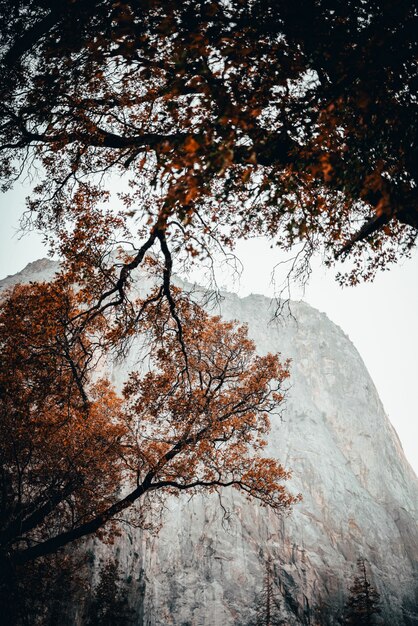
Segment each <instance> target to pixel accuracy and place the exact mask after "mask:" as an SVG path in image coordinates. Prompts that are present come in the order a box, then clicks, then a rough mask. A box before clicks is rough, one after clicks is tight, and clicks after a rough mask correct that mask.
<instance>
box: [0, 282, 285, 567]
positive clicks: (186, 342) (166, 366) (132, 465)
mask: <svg viewBox="0 0 418 626" xmlns="http://www.w3.org/2000/svg"><path fill="white" fill-rule="evenodd" d="M174 297H175V298H176V316H177V317H178V319H179V320H181V322H182V327H183V333H182V339H181V341H179V340H178V335H177V333H178V330H177V322H176V321H175V320H173V318H172V315H171V312H170V309H169V306H168V305H167V304H166V303H165V302H161V301H157V304H156V305H155V306H154V307H152V306H151V305H150V304H148V307H147V311H146V315H144V318H143V320H142V324H141V334H142V337H146V342H145V344H146V350H147V352H146V353H145V354H144V355H143V363H142V368H141V371H140V370H134V371H133V372H132V373H131V374H130V376H129V377H128V378H127V380H126V382H125V386H124V389H123V393H117V392H116V391H115V390H114V389H113V387H112V385H111V383H110V381H109V380H107V379H106V378H105V377H102V378H99V377H98V363H99V362H100V360H101V359H103V354H104V353H105V352H106V353H107V352H108V351H109V350H110V349H111V348H112V347H116V346H117V342H118V340H119V339H120V334H119V332H118V327H117V322H115V325H114V326H113V327H111V325H110V322H108V323H105V319H104V317H103V316H96V317H95V318H94V324H93V321H92V320H91V319H90V320H89V325H88V327H87V329H86V328H85V318H84V316H83V315H81V316H80V309H79V308H78V307H77V304H76V295H75V293H74V291H73V290H72V289H71V287H66V286H65V284H63V283H62V282H61V281H59V280H58V281H56V282H53V283H51V284H36V283H35V284H33V285H27V286H17V287H15V288H14V289H13V290H12V291H11V292H10V293H9V294H8V296H7V297H6V298H5V299H4V300H3V301H2V303H1V306H0V361H1V363H2V367H1V373H0V434H1V436H0V460H1V461H0V462H1V466H0V492H1V494H2V495H1V511H0V514H1V516H0V522H1V527H0V546H1V552H0V556H1V557H2V559H8V560H11V562H12V564H17V565H19V564H22V563H25V562H27V561H30V560H33V559H35V558H37V557H40V556H45V555H47V554H50V553H52V552H55V551H56V550H57V549H59V548H60V547H63V546H65V545H67V544H68V543H70V542H72V541H75V540H76V539H79V538H82V537H85V536H87V535H89V534H92V533H95V532H97V531H102V534H103V532H104V533H106V530H108V529H109V524H108V522H109V521H111V520H116V519H118V516H119V517H120V514H121V513H122V512H123V511H125V510H127V509H128V508H129V507H132V505H134V503H135V502H140V503H143V504H142V511H143V513H144V515H141V507H140V508H139V509H138V508H137V509H136V511H135V513H134V514H133V517H132V519H133V520H134V521H135V522H136V523H141V519H144V517H146V514H147V512H148V509H149V507H150V501H151V500H152V497H153V494H158V497H162V495H163V494H169V493H179V492H180V491H183V490H188V491H189V492H191V493H193V492H195V491H198V490H202V489H205V490H209V491H211V490H218V489H220V488H221V487H225V486H232V487H235V488H237V489H239V490H240V491H242V492H243V493H244V494H246V495H247V496H248V497H251V498H255V499H257V500H259V501H260V502H261V504H263V505H266V506H270V507H272V508H273V509H274V510H277V511H281V510H285V509H288V508H289V507H290V505H291V504H292V503H293V502H295V501H296V500H297V498H295V497H294V496H292V495H291V494H290V493H289V492H288V491H287V490H286V489H285V487H284V485H283V484H282V482H283V481H284V480H286V478H287V477H288V473H287V472H286V471H285V470H284V469H283V467H282V466H281V465H280V464H279V463H278V462H277V461H275V460H273V459H269V458H265V457H264V456H263V454H262V450H263V447H264V446H265V445H266V442H265V435H266V433H267V432H268V429H269V418H268V415H269V413H272V412H274V411H276V410H277V406H278V405H279V403H280V401H281V400H282V391H281V388H282V387H283V382H284V381H285V380H286V378H287V376H288V371H287V368H286V364H284V365H282V364H281V363H280V362H279V359H278V357H277V356H273V355H271V354H268V355H266V356H264V357H260V356H256V355H255V348H254V344H253V343H252V342H251V341H250V340H249V339H248V337H247V331H246V328H245V327H244V326H237V324H235V323H233V322H223V321H222V320H221V319H220V318H219V317H211V316H209V315H208V314H207V313H205V312H204V311H203V310H202V309H201V308H200V307H199V306H198V305H194V304H192V303H191V302H190V300H189V299H188V298H186V297H185V296H183V295H182V294H181V292H179V291H178V290H174ZM144 349H145V347H144ZM185 355H187V358H186V357H185ZM145 361H147V362H149V364H150V368H149V370H148V371H147V369H146V368H145V366H144V362H145ZM99 369H100V368H99ZM128 513H129V511H128ZM110 528H111V529H112V527H110ZM113 530H114V527H113ZM2 565H3V562H2ZM0 569H1V568H0ZM2 571H3V573H4V571H5V570H2Z"/></svg>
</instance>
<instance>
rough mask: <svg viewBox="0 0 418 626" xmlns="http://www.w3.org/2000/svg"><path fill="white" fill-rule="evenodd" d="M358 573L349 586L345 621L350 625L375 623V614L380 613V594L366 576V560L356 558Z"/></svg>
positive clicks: (362, 625)
mask: <svg viewBox="0 0 418 626" xmlns="http://www.w3.org/2000/svg"><path fill="white" fill-rule="evenodd" d="M357 569H358V574H357V576H355V578H354V581H353V584H352V585H351V587H350V596H349V598H348V601H347V605H346V617H345V623H346V624H349V625H350V626H370V625H371V624H375V623H376V622H375V620H374V618H375V616H376V615H378V614H379V613H380V606H379V604H380V595H379V593H378V592H377V590H376V589H375V588H374V587H373V585H372V584H371V583H370V581H369V579H368V577H367V571H366V562H365V560H364V559H362V558H360V559H358V560H357Z"/></svg>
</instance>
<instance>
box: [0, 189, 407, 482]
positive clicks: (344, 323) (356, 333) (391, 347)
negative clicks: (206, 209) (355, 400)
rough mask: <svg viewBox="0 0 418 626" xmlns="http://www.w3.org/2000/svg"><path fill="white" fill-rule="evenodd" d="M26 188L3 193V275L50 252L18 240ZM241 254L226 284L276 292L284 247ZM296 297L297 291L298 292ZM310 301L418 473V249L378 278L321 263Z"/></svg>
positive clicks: (251, 246) (251, 245) (247, 246)
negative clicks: (340, 276) (343, 342)
mask: <svg viewBox="0 0 418 626" xmlns="http://www.w3.org/2000/svg"><path fill="white" fill-rule="evenodd" d="M25 193H27V187H26V188H24V187H23V186H16V189H15V190H14V191H13V192H11V193H8V194H4V195H3V196H0V224H1V230H0V278H3V277H5V276H6V275H8V274H14V273H16V272H18V271H20V270H21V269H23V267H24V266H25V265H26V264H27V263H29V262H31V261H34V260H36V259H38V258H41V257H44V256H46V250H45V248H44V246H43V244H42V241H41V238H40V237H39V235H37V234H35V233H31V234H29V235H26V236H25V237H23V238H19V235H18V229H19V217H20V215H21V213H22V212H23V210H24V197H25ZM236 253H237V256H238V257H239V258H240V260H241V262H242V263H243V265H244V271H243V274H242V276H241V279H240V282H239V284H237V283H235V284H234V285H232V284H231V282H230V281H228V279H227V278H225V280H224V282H225V287H227V288H228V289H231V288H233V290H234V291H237V292H238V293H239V295H241V296H244V295H247V294H249V293H261V294H264V295H267V296H273V295H274V287H273V286H272V284H271V271H272V268H273V267H274V265H275V264H276V263H277V250H272V249H270V247H269V244H268V242H266V241H264V240H262V239H258V240H253V241H249V242H240V243H239V244H238V246H237V250H236ZM295 296H297V289H296V288H295V290H294V292H293V294H292V297H293V299H295ZM303 299H304V300H305V301H306V302H308V303H309V304H311V305H312V306H314V307H316V308H317V309H319V310H320V311H323V312H325V313H326V314H327V315H328V317H329V318H330V319H331V320H332V321H333V322H335V323H336V324H338V325H339V326H341V328H342V329H343V330H344V332H345V333H347V334H348V336H349V337H350V339H351V340H352V342H353V343H354V345H355V346H356V348H357V350H358V351H359V352H360V354H361V356H362V358H363V360H364V362H365V364H366V367H367V369H368V370H369V372H370V374H371V377H372V379H373V380H374V383H375V385H376V387H377V390H378V392H379V395H380V397H381V400H382V402H383V405H384V407H385V409H386V412H387V414H388V415H389V418H390V420H391V422H392V424H393V426H394V427H395V429H396V431H397V432H398V435H399V437H400V439H401V442H402V446H403V448H404V451H405V454H406V457H407V458H408V460H409V462H410V463H411V465H412V466H413V468H414V469H415V472H416V473H417V474H418V415H417V389H416V387H415V385H417V384H418V376H417V375H418V323H417V321H418V251H417V252H416V253H415V254H414V256H413V258H412V259H410V260H406V261H403V262H402V263H399V264H398V265H397V266H395V267H394V268H393V269H392V270H391V271H390V272H381V273H380V274H379V275H378V277H377V278H376V279H375V281H374V283H367V284H362V285H358V286H356V287H354V288H348V287H346V288H344V289H343V288H341V287H339V286H338V284H337V283H336V282H335V281H334V279H333V272H332V271H330V270H326V269H325V268H323V267H322V266H321V265H320V264H317V265H316V267H314V272H313V274H312V276H311V279H310V282H309V285H308V287H307V289H306V292H305V294H304V297H303Z"/></svg>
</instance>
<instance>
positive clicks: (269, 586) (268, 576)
mask: <svg viewBox="0 0 418 626" xmlns="http://www.w3.org/2000/svg"><path fill="white" fill-rule="evenodd" d="M274 586H275V585H274V575H273V568H272V562H271V559H269V560H268V561H267V563H266V571H265V575H264V580H263V588H262V591H261V593H260V596H259V600H258V607H257V619H256V622H255V623H256V625H257V626H282V625H283V624H284V623H285V622H284V621H283V619H282V618H281V617H280V601H279V599H278V594H277V592H276V591H275V589H274Z"/></svg>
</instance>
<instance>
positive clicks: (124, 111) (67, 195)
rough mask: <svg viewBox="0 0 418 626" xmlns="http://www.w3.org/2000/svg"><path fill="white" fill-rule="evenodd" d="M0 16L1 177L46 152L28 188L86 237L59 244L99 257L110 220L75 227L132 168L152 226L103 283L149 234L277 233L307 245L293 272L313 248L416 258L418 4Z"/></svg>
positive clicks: (48, 3)
mask: <svg viewBox="0 0 418 626" xmlns="http://www.w3.org/2000/svg"><path fill="white" fill-rule="evenodd" d="M0 12H1V14H2V22H1V29H0V30H1V37H2V39H1V43H0V54H1V67H2V79H1V83H0V95H1V97H0V111H1V115H2V124H1V126H0V157H1V166H0V173H1V174H2V175H3V178H4V180H5V184H6V186H7V185H9V184H11V182H12V181H13V180H14V177H15V176H17V175H19V173H20V172H21V169H22V168H23V169H25V168H26V167H27V165H28V164H29V163H30V162H34V161H35V162H37V163H39V164H41V165H42V168H43V171H44V172H45V176H44V177H43V180H42V176H41V181H40V184H39V185H38V187H37V192H36V194H35V195H34V196H33V197H32V199H31V202H30V207H31V209H32V212H33V217H34V219H35V221H37V224H38V226H39V227H41V228H42V229H47V230H48V229H49V230H50V231H53V232H54V233H55V234H58V235H59V236H61V238H62V235H63V233H62V229H63V226H64V225H66V226H68V224H69V223H70V224H71V223H72V224H74V223H75V226H74V228H75V230H76V234H77V237H76V238H75V239H76V241H75V242H74V243H73V245H72V247H71V250H69V249H68V248H69V242H68V240H65V242H62V243H61V251H62V252H65V254H67V256H70V257H71V258H74V255H78V256H79V255H83V254H84V256H85V257H86V251H89V252H90V254H89V257H90V258H89V260H88V261H87V259H86V258H85V259H84V263H85V264H88V263H90V264H94V263H95V264H96V266H97V265H100V266H103V250H104V249H106V244H108V243H109V241H111V240H112V237H111V236H110V235H112V234H113V235H114V236H115V237H116V234H115V232H114V230H112V228H110V226H109V221H107V222H106V224H105V225H103V224H102V226H103V229H102V231H101V236H100V237H95V238H93V237H92V235H91V234H90V233H89V229H88V228H87V229H83V228H81V227H80V220H81V219H82V220H83V223H84V224H86V220H87V219H88V216H86V215H84V217H83V216H82V215H81V214H80V203H81V204H82V205H83V206H84V210H85V211H86V212H87V214H88V215H90V216H91V215H92V212H93V211H94V209H96V210H97V211H98V212H99V214H102V216H103V208H101V209H98V207H99V206H101V207H102V204H101V203H102V202H103V201H104V200H105V199H106V197H107V196H106V191H105V188H104V187H105V181H104V179H101V181H100V184H99V185H98V184H97V181H98V176H97V175H98V174H100V173H103V174H107V173H111V172H113V173H115V174H116V175H118V176H123V177H124V179H125V180H126V181H127V184H126V185H125V189H124V194H123V199H124V202H125V205H126V210H127V211H128V212H130V213H131V214H134V215H135V216H136V217H137V218H138V220H139V224H140V228H139V231H138V228H135V232H133V233H132V232H130V233H129V235H128V234H127V233H126V232H125V233H124V237H123V238H124V239H125V240H126V238H127V237H129V240H130V241H131V242H132V243H133V244H134V247H135V248H136V249H137V252H136V253H135V261H134V262H133V263H134V265H132V263H127V264H125V266H124V268H123V271H122V273H120V274H119V282H117V279H116V278H114V277H112V276H111V275H109V274H107V275H106V272H105V271H103V275H102V277H101V278H102V284H101V286H102V291H101V293H103V292H107V291H108V286H107V285H105V284H104V283H106V278H105V277H106V276H107V280H108V281H109V280H110V282H111V283H112V281H113V283H112V284H113V287H115V288H116V285H118V289H122V288H123V287H124V285H125V284H126V281H127V280H128V278H129V275H130V273H131V271H132V269H134V267H136V266H137V265H139V264H140V263H141V260H142V256H143V254H142V252H138V250H139V249H141V248H142V245H146V246H147V247H148V248H149V247H151V246H152V245H154V244H157V245H160V247H161V250H163V248H164V247H165V246H168V248H169V249H170V250H171V251H172V252H174V251H178V252H182V253H183V255H185V256H187V257H188V258H189V259H190V258H196V256H197V257H199V256H200V255H202V254H204V253H207V251H208V248H210V244H211V243H213V241H217V242H218V243H220V244H222V245H223V246H226V247H232V246H233V242H234V241H235V240H236V239H237V238H239V237H251V236H254V235H259V234H267V235H268V236H270V237H272V238H273V239H274V240H275V241H276V242H277V243H278V244H279V245H280V246H282V247H284V248H286V249H288V248H289V247H292V246H294V245H300V246H301V247H302V251H301V250H300V248H299V253H300V257H299V258H300V260H301V264H298V263H296V267H295V271H296V272H297V271H302V270H303V269H304V268H305V269H306V263H307V262H308V260H309V258H310V255H311V254H312V253H313V252H314V251H315V250H317V249H320V250H322V252H323V253H324V254H325V257H326V260H327V262H329V263H331V262H332V261H333V260H334V258H335V256H343V257H344V256H346V255H350V256H351V257H352V259H353V267H352V272H351V273H350V275H349V277H348V280H349V281H351V282H356V281H357V280H359V279H360V278H370V277H372V276H373V275H374V273H375V272H376V271H377V270H378V269H379V268H381V267H386V266H387V265H388V264H390V263H391V262H394V261H396V260H397V259H398V258H399V257H400V256H402V255H405V254H406V255H408V254H409V251H410V249H411V247H412V246H413V245H414V242H415V240H416V233H417V228H418V211H417V206H418V184H417V183H418V180H417V174H418V172H417V163H418V140H417V129H418V113H417V107H416V100H415V94H416V91H417V84H418V70H417V65H416V56H417V47H418V43H417V38H416V31H417V27H418V17H417V14H416V7H415V2H413V1H412V0H404V1H402V2H393V1H392V0H384V1H383V2H382V1H380V2H377V1H376V0H371V1H370V2H367V3H364V2H362V1H361V0H350V1H347V0H334V2H332V3H330V2H326V1H325V0H294V1H293V2H277V1H276V0H274V1H273V0H254V1H252V2H247V1H245V0H233V1H231V2H227V3H225V2H221V1H220V0H199V1H197V2H196V1H195V0H193V1H192V0H185V1H184V2H181V3H180V2H176V1H174V0H169V1H166V0H164V2H162V1H161V0H152V1H151V2H146V3H140V2H134V1H133V0H124V1H122V0H120V1H119V0H118V1H116V2H115V1H114V0H94V1H92V2H84V0H20V1H19V2H14V1H12V0H1V1H0ZM57 155H58V158H57ZM128 180H130V183H131V186H130V185H128ZM77 193H78V196H77V198H78V200H77V202H75V197H76V195H77ZM117 213H118V217H119V222H118V226H119V227H121V228H122V230H123V227H126V213H125V214H124V213H123V211H122V210H121V211H117ZM36 216H37V217H36ZM93 223H94V220H93ZM77 224H78V226H77ZM219 224H222V228H220V227H219ZM109 228H110V230H109ZM141 242H142V245H141ZM164 256H165V258H166V270H167V271H169V270H170V266H169V262H168V259H167V255H166V254H165V255H164ZM116 291H117V289H116Z"/></svg>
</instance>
